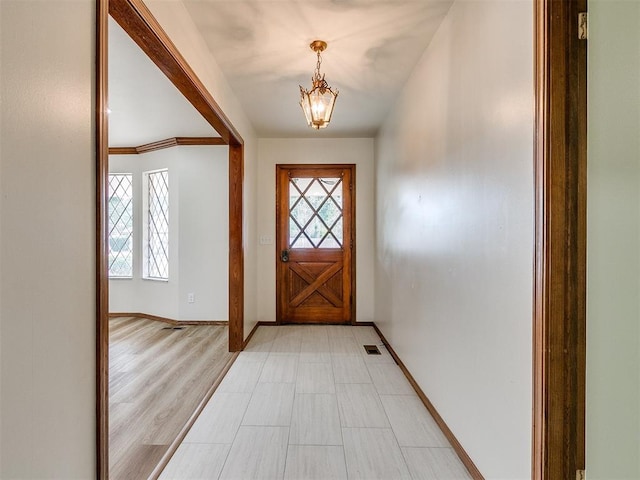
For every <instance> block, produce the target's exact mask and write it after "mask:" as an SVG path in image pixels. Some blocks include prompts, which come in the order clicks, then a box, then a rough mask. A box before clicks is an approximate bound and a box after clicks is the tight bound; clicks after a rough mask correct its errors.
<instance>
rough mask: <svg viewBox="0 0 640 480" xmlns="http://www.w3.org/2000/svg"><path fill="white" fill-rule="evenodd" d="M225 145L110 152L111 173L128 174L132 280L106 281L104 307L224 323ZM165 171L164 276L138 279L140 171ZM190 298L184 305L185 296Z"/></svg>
mask: <svg viewBox="0 0 640 480" xmlns="http://www.w3.org/2000/svg"><path fill="white" fill-rule="evenodd" d="M228 157H229V149H228V147H222V146H181V147H174V148H168V149H164V150H159V151H155V152H150V153H146V154H144V155H111V156H110V157H109V171H110V172H111V173H131V174H133V211H134V220H133V227H134V232H133V277H132V278H114V279H111V280H110V281H109V311H110V312H142V313H148V314H151V315H158V316H161V317H167V318H171V319H176V320H228V310H229V301H228V299H229V294H228V292H229V269H228V264H229V170H228V163H229V162H228ZM162 168H168V170H169V280H168V281H157V280H145V279H143V278H142V275H143V271H142V264H143V230H144V228H145V227H144V225H143V222H144V220H143V214H142V210H143V197H142V196H143V178H142V174H143V172H147V171H151V170H158V169H162ZM189 293H194V294H195V302H194V303H189V302H188V294H189Z"/></svg>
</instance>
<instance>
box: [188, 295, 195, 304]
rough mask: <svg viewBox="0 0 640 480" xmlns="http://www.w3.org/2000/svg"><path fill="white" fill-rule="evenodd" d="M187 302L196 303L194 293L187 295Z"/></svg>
mask: <svg viewBox="0 0 640 480" xmlns="http://www.w3.org/2000/svg"><path fill="white" fill-rule="evenodd" d="M187 302H189V303H196V294H195V293H187Z"/></svg>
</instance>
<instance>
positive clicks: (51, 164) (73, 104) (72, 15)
mask: <svg viewBox="0 0 640 480" xmlns="http://www.w3.org/2000/svg"><path fill="white" fill-rule="evenodd" d="M0 17H1V22H2V23H1V24H0V36H1V38H0V52H1V53H0V59H1V65H0V88H1V91H0V98H1V99H2V100H1V101H2V108H0V115H1V118H2V121H1V125H2V130H1V132H0V149H1V158H2V163H1V165H0V192H2V206H1V211H0V229H1V230H2V239H1V245H0V263H1V264H2V277H1V278H0V297H1V298H2V303H1V309H0V343H1V348H0V351H1V358H0V365H1V380H2V399H1V408H2V410H1V411H0V418H1V419H2V422H1V426H0V437H1V438H2V450H1V452H0V458H1V470H0V478H6V479H33V478H47V479H88V478H95V464H96V457H95V405H96V403H95V371H96V370H95V323H96V307H95V278H96V277H95V152H94V125H95V122H94V116H95V115H94V108H93V85H94V69H95V67H94V66H95V54H94V51H95V50H94V45H95V41H94V39H95V2H94V1H92V0H64V1H61V0H48V1H39V2H35V1H30V2H25V1H20V0H16V1H12V0H2V1H1V2H0Z"/></svg>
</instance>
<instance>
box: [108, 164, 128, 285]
mask: <svg viewBox="0 0 640 480" xmlns="http://www.w3.org/2000/svg"><path fill="white" fill-rule="evenodd" d="M132 276H133V188H132V175H131V174H130V173H114V174H110V175H109V277H127V278H130V277H132Z"/></svg>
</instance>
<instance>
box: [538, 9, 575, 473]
mask: <svg viewBox="0 0 640 480" xmlns="http://www.w3.org/2000/svg"><path fill="white" fill-rule="evenodd" d="M535 4H536V122H535V126H536V133H535V135H536V144H535V149H536V152H535V208H536V213H535V216H536V232H535V235H536V237H535V238H536V243H535V292H534V297H535V298H534V348H533V350H534V405H533V406H534V411H533V455H532V459H533V466H532V471H533V479H534V480H555V479H573V478H576V471H577V470H583V469H584V467H585V374H586V367H585V365H586V347H585V344H586V157H587V155H586V126H587V123H586V78H587V75H586V48H587V46H586V41H584V40H579V39H578V14H579V13H580V12H586V7H587V5H586V0H565V1H557V0H536V3H535Z"/></svg>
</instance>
